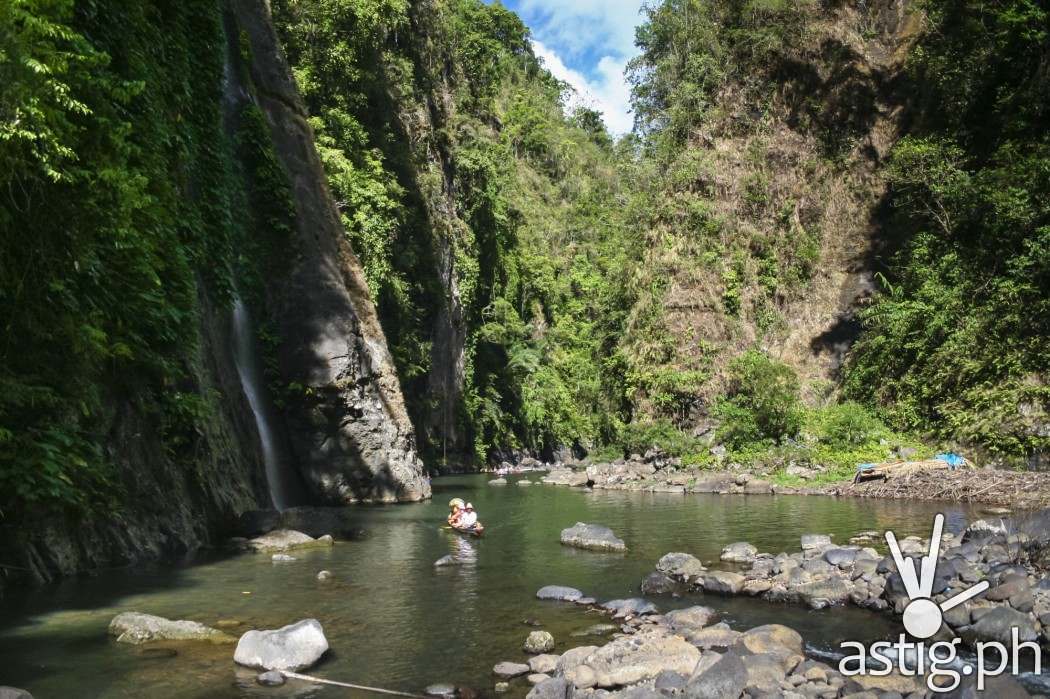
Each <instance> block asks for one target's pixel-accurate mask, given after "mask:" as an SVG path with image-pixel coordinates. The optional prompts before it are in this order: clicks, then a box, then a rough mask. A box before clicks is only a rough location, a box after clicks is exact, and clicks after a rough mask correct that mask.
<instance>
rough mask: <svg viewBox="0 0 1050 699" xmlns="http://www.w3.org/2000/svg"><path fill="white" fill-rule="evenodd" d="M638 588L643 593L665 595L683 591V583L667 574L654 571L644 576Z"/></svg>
mask: <svg viewBox="0 0 1050 699" xmlns="http://www.w3.org/2000/svg"><path fill="white" fill-rule="evenodd" d="M639 589H640V590H641V592H642V594H643V595H667V594H672V593H676V592H681V591H683V583H681V582H679V581H678V580H675V579H674V578H672V577H670V576H669V575H664V574H663V573H661V572H658V571H654V572H652V573H649V575H648V576H646V578H645V580H643V581H642V584H641V587H640V588H639Z"/></svg>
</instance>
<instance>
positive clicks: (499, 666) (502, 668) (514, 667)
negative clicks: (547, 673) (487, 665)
mask: <svg viewBox="0 0 1050 699" xmlns="http://www.w3.org/2000/svg"><path fill="white" fill-rule="evenodd" d="M528 671H529V666H528V665H525V664H524V663H510V662H506V661H504V662H502V663H496V665H495V667H493V668H492V674H493V675H495V676H496V677H502V678H503V679H505V680H509V679H510V678H512V677H518V676H519V675H524V674H526V673H528Z"/></svg>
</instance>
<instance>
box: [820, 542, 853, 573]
mask: <svg viewBox="0 0 1050 699" xmlns="http://www.w3.org/2000/svg"><path fill="white" fill-rule="evenodd" d="M857 553H858V551H857V549H850V548H841V547H836V548H830V549H828V550H827V551H825V552H824V560H825V561H827V562H828V563H830V564H831V565H833V566H838V567H839V568H846V567H848V566H850V565H853V561H855V560H857Z"/></svg>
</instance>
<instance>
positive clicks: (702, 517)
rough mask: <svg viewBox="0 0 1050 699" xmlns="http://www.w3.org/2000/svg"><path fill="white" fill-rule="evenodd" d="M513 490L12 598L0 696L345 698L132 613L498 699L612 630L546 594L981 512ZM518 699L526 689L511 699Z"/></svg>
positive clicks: (478, 492)
mask: <svg viewBox="0 0 1050 699" xmlns="http://www.w3.org/2000/svg"><path fill="white" fill-rule="evenodd" d="M523 477H524V478H530V479H538V478H539V476H538V475H537V474H531V475H528V476H523ZM517 479H518V477H513V476H512V477H511V485H508V486H506V487H493V486H488V485H487V484H486V482H487V480H488V478H487V477H485V476H456V477H449V478H443V479H437V480H435V481H434V500H433V501H432V502H429V503H424V504H418V505H401V506H390V507H375V508H348V509H346V510H340V511H339V512H338V513H331V512H329V513H328V516H329V517H330V518H332V519H333V520H335V519H336V518H338V523H337V524H333V525H332V528H333V529H337V530H338V531H339V532H344V533H345V532H350V531H352V530H356V531H355V532H354V534H353V536H351V537H350V538H349V540H342V541H339V542H338V543H337V545H336V546H335V547H334V548H333V549H331V550H326V551H312V552H307V553H299V554H296V555H297V556H298V558H299V560H298V561H295V562H292V563H281V564H275V563H272V562H271V561H270V558H269V556H267V555H256V554H243V555H237V556H233V557H226V558H221V559H211V560H206V561H201V562H197V563H196V564H193V565H187V566H181V567H171V566H151V567H148V568H143V569H134V570H119V571H111V572H106V573H103V574H100V575H98V576H96V577H93V578H87V579H80V580H70V581H66V582H64V583H61V584H58V585H54V586H49V587H46V588H42V589H38V590H34V591H29V592H22V593H19V594H10V595H8V597H7V598H6V599H3V600H0V685H3V684H10V685H14V686H19V687H24V688H26V689H28V690H30V691H31V692H33V694H34V695H35V696H36V697H37V698H38V699H48V698H49V697H69V696H77V697H173V696H178V697H201V698H203V697H244V696H275V697H276V696H302V697H305V696H328V697H337V696H349V695H350V693H349V692H348V690H344V689H337V688H320V687H317V686H313V685H304V684H300V683H290V684H288V685H286V686H285V687H283V688H280V689H276V690H274V689H263V688H261V687H256V686H254V684H253V682H252V679H253V677H254V673H252V672H250V671H244V670H238V669H237V668H236V667H235V666H234V664H233V662H232V656H233V647H232V646H210V645H202V644H164V647H167V648H172V649H174V650H175V651H176V652H177V654H175V655H174V656H168V657H157V654H156V653H155V652H153V651H150V652H149V653H148V654H143V647H133V646H126V645H122V644H117V643H115V642H113V641H112V640H111V639H109V638H108V637H107V636H106V626H107V625H108V623H109V620H110V619H111V618H112V617H113V616H114V615H115V614H117V613H118V612H121V611H128V610H135V611H142V612H148V613H151V614H159V615H161V616H165V617H169V618H179V619H193V620H196V621H200V622H203V623H205V624H214V623H216V622H217V621H218V620H219V619H237V620H240V621H242V622H243V623H244V626H243V627H241V629H240V630H237V629H234V630H233V631H232V633H234V634H235V635H236V634H238V633H240V631H243V630H245V629H248V628H253V627H255V628H276V627H278V626H282V625H284V624H287V623H291V622H294V621H297V620H299V619H303V618H306V617H314V618H317V619H318V620H320V622H321V624H322V625H323V626H324V629H325V633H326V635H327V636H328V640H329V643H330V645H331V647H332V650H331V651H330V652H329V654H328V656H326V659H325V661H324V662H323V663H322V664H320V665H318V666H317V667H315V668H314V669H312V670H311V671H310V672H311V673H312V674H314V675H317V676H321V677H326V678H330V679H335V680H341V681H344V682H352V683H358V684H366V685H377V686H381V687H387V688H392V689H400V690H405V691H419V690H421V689H422V688H423V687H424V686H426V685H427V684H429V683H432V682H439V681H440V682H453V683H456V684H459V685H467V686H472V687H476V688H478V689H480V690H483V691H489V690H491V687H492V684H493V679H492V676H491V674H490V672H491V668H492V666H493V665H494V664H495V663H496V662H498V661H500V660H521V659H523V658H524V657H525V656H524V654H523V653H522V652H521V651H520V647H521V644H522V642H523V641H524V639H525V636H526V635H527V634H528V632H529V631H530V630H531V628H530V627H529V626H527V625H525V624H524V623H523V620H524V619H526V618H528V619H532V620H535V621H538V622H540V623H541V624H542V625H543V627H544V628H546V629H547V630H549V631H551V633H553V634H554V636H555V639H556V640H557V642H558V651H559V652H560V651H563V650H565V649H567V648H570V647H572V646H576V645H587V644H589V643H592V642H594V641H595V640H596V639H593V638H592V639H590V640H589V639H587V638H582V637H573V636H572V634H573V633H574V632H579V631H581V630H583V629H585V628H587V627H589V626H591V625H593V624H598V623H605V622H606V621H607V619H606V618H605V617H604V616H602V615H600V614H597V613H594V612H589V611H587V610H584V609H581V608H579V607H576V606H575V605H566V604H559V603H550V602H540V601H538V600H536V599H535V597H534V595H535V592H536V590H537V589H538V588H540V587H541V586H543V585H547V584H563V585H571V586H573V587H578V588H580V589H581V590H583V591H584V592H585V593H586V594H589V595H593V596H595V597H597V598H598V599H599V600H605V599H611V598H614V597H625V596H633V595H637V594H638V593H637V590H638V585H639V583H640V582H641V580H642V579H643V577H644V576H645V575H646V574H647V573H649V572H650V571H651V570H652V568H653V565H654V563H655V562H656V560H657V559H658V558H659V557H660V556H662V555H663V554H664V553H667V552H668V551H687V552H690V553H693V554H694V555H696V556H698V557H699V558H700V559H701V560H704V561H705V562H708V561H711V560H717V557H718V554H719V551H720V550H721V548H722V546H724V545H725V544H727V543H731V542H733V541H740V540H747V541H750V542H752V543H754V544H755V545H756V546H758V547H759V549H760V550H763V551H770V552H779V551H784V550H792V551H793V550H796V549H797V547H798V542H799V536H800V535H802V534H804V533H810V532H819V533H832V534H834V535H835V539H836V541H839V542H845V541H846V539H847V538H848V537H849V536H851V535H852V534H854V533H856V532H857V531H861V530H865V529H878V530H882V529H886V528H892V529H894V530H895V531H896V532H897V534H898V536H904V535H909V534H920V535H923V534H925V535H928V531H929V527H930V524H931V521H932V518H933V514H934V513H935V512H936V511H938V510H939V509H940V510H942V511H944V512H945V514H946V516H947V519H948V524H947V528H948V529H951V530H958V529H959V528H961V526H963V524H964V522H965V520H966V519H967V518H968V517H970V516H971V515H972V514H973V513H972V512H968V511H967V510H966V509H964V508H960V507H954V506H953V507H949V508H943V507H940V508H939V507H938V506H937V505H936V504H932V503H918V502H901V501H868V500H858V499H832V498H823V497H791V496H779V497H769V496H717V495H710V496H708V495H675V494H660V493H622V492H602V491H597V492H593V493H587V492H583V491H580V490H575V489H569V488H561V487H552V486H541V485H536V486H533V487H521V486H515V485H514V481H515V480H517ZM454 496H459V497H464V498H466V499H468V500H471V501H473V502H474V504H475V505H476V507H477V509H478V511H479V512H480V515H481V519H482V521H483V522H484V523H485V524H486V526H487V529H486V532H485V537H484V538H483V539H480V540H477V539H469V540H468V539H466V538H464V537H461V536H459V535H456V534H452V533H450V532H448V531H442V530H441V529H440V527H439V525H440V524H441V523H442V520H443V518H444V516H445V513H446V508H445V503H447V502H448V500H449V499H450V498H451V497H454ZM577 521H585V522H595V523H601V524H606V525H608V526H610V527H612V528H613V530H614V531H616V532H617V533H618V534H619V535H620V536H621V537H622V538H623V539H624V540H625V541H626V542H627V546H628V548H629V551H628V553H626V554H623V555H617V554H601V553H591V552H586V551H578V550H574V549H569V548H565V547H562V546H561V545H559V543H558V533H559V531H560V530H561V529H562V528H564V527H567V526H570V525H572V524H574V523H575V522H577ZM314 533H319V532H314ZM449 553H452V554H454V555H456V556H458V557H460V558H461V559H462V560H463V562H464V565H462V566H460V567H454V568H440V569H435V568H434V567H433V562H434V561H435V560H437V559H438V558H440V557H442V556H444V555H446V554H449ZM321 569H328V570H331V571H332V572H333V573H334V574H335V579H336V581H335V582H330V583H319V582H317V580H316V579H315V576H316V574H317V571H319V570H321ZM245 593H250V594H245ZM654 599H655V601H656V602H657V604H658V605H659V606H660V607H661V608H664V609H669V608H672V607H678V606H686V605H689V604H696V603H703V604H707V605H710V606H713V607H716V608H718V609H720V610H722V611H723V613H724V615H725V618H726V620H728V621H729V622H730V623H731V624H733V625H734V626H736V627H738V628H747V627H750V626H753V625H757V624H761V623H769V622H779V623H785V624H788V625H790V626H792V627H794V628H796V629H797V630H798V631H800V632H801V633H802V634H803V636H804V637H805V638H806V640H807V642H808V643H809V644H810V645H811V646H812V647H813V648H816V649H827V648H830V647H832V646H833V645H837V642H838V641H839V640H841V639H844V638H850V639H854V640H864V639H865V638H869V639H870V638H875V637H888V636H890V635H892V634H894V633H896V627H895V626H894V625H892V624H891V622H890V621H889V620H888V619H886V618H884V617H880V616H876V615H873V614H869V613H866V612H863V611H861V610H856V609H849V608H846V609H841V608H840V609H836V610H832V611H824V612H809V611H806V610H801V609H797V608H794V607H790V606H783V605H770V604H766V603H764V602H761V601H758V600H752V599H724V598H719V597H710V596H709V597H704V596H702V595H699V596H696V597H693V598H683V599H679V600H671V599H669V598H654ZM858 636H859V638H858ZM156 645H157V644H154V647H156ZM523 693H524V685H523V684H521V685H519V686H517V687H516V689H515V692H514V693H512V696H514V695H517V696H520V695H521V694H523ZM362 696H365V695H362ZM367 696H374V695H367Z"/></svg>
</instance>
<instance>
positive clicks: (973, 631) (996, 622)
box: [961, 606, 1039, 643]
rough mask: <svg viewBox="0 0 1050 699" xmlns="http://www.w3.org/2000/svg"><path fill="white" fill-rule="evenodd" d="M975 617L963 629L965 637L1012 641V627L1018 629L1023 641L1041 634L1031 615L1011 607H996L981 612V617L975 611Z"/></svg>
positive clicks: (1019, 636)
mask: <svg viewBox="0 0 1050 699" xmlns="http://www.w3.org/2000/svg"><path fill="white" fill-rule="evenodd" d="M974 619H975V621H974V623H973V625H971V626H970V627H968V628H964V629H961V631H962V634H963V637H964V638H967V639H972V640H985V641H999V642H1000V643H1010V642H1011V640H1012V638H1011V629H1014V628H1016V629H1017V630H1018V638H1019V639H1020V640H1021V641H1034V640H1035V639H1036V638H1038V636H1039V634H1038V632H1037V631H1036V628H1035V624H1034V622H1033V621H1032V619H1031V617H1029V616H1028V615H1027V614H1022V613H1021V612H1019V611H1017V610H1015V609H1011V608H1010V607H1006V606H999V607H994V608H992V609H989V610H988V611H987V612H985V613H983V614H981V615H980V618H978V615H977V614H976V613H975V614H974Z"/></svg>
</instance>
